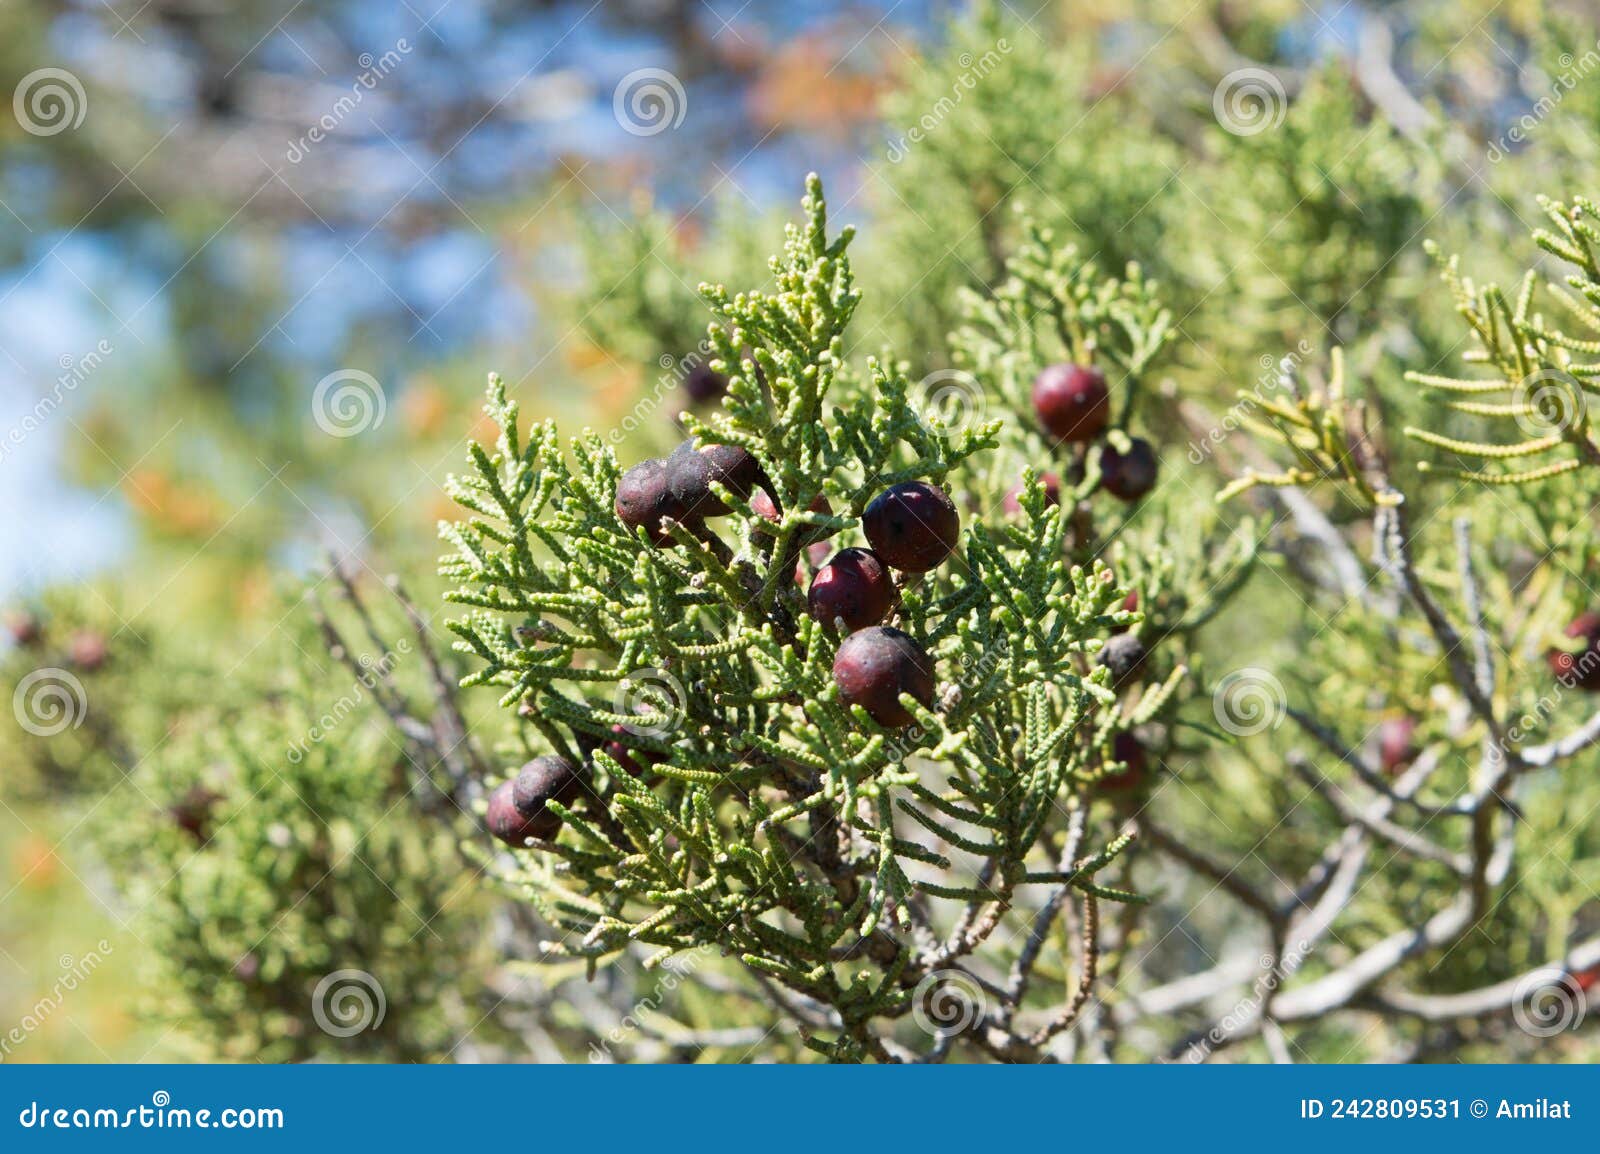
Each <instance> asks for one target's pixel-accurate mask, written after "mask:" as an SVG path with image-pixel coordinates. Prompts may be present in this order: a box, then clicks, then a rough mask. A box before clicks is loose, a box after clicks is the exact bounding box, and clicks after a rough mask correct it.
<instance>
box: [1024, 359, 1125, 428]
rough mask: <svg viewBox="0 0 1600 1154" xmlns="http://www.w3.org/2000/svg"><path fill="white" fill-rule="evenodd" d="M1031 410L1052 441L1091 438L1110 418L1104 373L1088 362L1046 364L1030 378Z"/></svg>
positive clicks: (1108, 397)
mask: <svg viewBox="0 0 1600 1154" xmlns="http://www.w3.org/2000/svg"><path fill="white" fill-rule="evenodd" d="M1033 411H1034V414H1035V415H1036V416H1037V417H1038V418H1039V423H1040V424H1041V425H1043V426H1044V428H1045V430H1046V431H1047V432H1049V433H1050V435H1051V436H1053V437H1055V439H1056V440H1058V441H1073V442H1078V443H1083V442H1088V441H1092V440H1094V439H1095V438H1096V437H1098V436H1099V435H1100V434H1101V433H1102V432H1103V431H1104V430H1105V427H1106V425H1107V423H1108V422H1109V421H1110V420H1111V393H1110V392H1109V390H1107V388H1106V376H1105V374H1104V373H1102V372H1101V371H1100V370H1099V369H1097V368H1095V367H1094V366H1092V365H1071V364H1060V365H1050V366H1048V367H1046V368H1045V369H1044V371H1043V372H1041V373H1040V374H1039V375H1038V376H1037V377H1035V378H1034V380H1033Z"/></svg>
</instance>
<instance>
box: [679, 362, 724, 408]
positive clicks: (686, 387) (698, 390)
mask: <svg viewBox="0 0 1600 1154" xmlns="http://www.w3.org/2000/svg"><path fill="white" fill-rule="evenodd" d="M683 391H684V393H685V394H687V395H688V398H689V403H690V404H692V405H709V404H711V402H713V401H718V400H721V399H722V395H723V394H724V393H726V392H727V391H728V378H727V377H725V376H723V375H722V374H721V373H719V372H717V370H716V369H713V368H712V367H711V366H710V365H708V364H706V363H705V362H704V361H696V362H695V363H694V364H693V365H691V366H690V368H689V372H688V374H687V375H686V376H685V377H684V378H683Z"/></svg>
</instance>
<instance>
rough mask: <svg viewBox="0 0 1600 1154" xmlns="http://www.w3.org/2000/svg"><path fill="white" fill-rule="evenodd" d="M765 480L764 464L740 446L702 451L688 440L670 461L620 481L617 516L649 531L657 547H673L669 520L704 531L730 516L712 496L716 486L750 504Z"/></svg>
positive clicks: (653, 462)
mask: <svg viewBox="0 0 1600 1154" xmlns="http://www.w3.org/2000/svg"><path fill="white" fill-rule="evenodd" d="M761 480H762V473H761V465H760V463H759V462H758V461H757V460H756V459H755V458H754V457H752V456H751V455H750V454H749V453H748V452H746V451H745V450H744V449H741V448H739V447H738V446H737V445H707V446H706V447H704V448H697V447H696V446H695V444H694V442H692V441H685V442H684V443H683V444H681V445H679V446H678V447H677V448H676V449H674V450H673V452H672V455H671V456H670V457H668V458H667V459H666V460H665V461H663V460H660V459H659V458H656V457H652V458H650V459H649V460H647V461H640V462H639V463H638V464H637V465H635V466H634V467H633V468H631V469H629V470H628V471H627V472H626V473H624V474H623V475H622V479H621V480H620V481H619V482H617V500H616V509H617V516H618V517H619V518H620V519H621V521H622V523H623V524H624V525H626V526H627V527H628V528H630V529H635V528H642V529H644V530H645V532H646V533H648V534H649V536H650V540H651V541H652V542H654V543H655V544H657V545H671V544H672V536H671V534H669V533H668V532H667V530H666V526H665V525H664V524H663V522H664V521H668V520H672V521H677V522H679V523H680V524H682V525H684V526H686V527H687V528H689V529H690V530H691V531H698V530H700V529H701V528H702V527H703V526H704V524H705V521H706V518H708V517H721V516H724V515H726V514H727V513H728V512H729V509H728V506H727V504H726V503H725V502H723V500H722V499H721V498H720V497H718V496H717V495H716V493H715V492H713V491H712V488H711V483H712V482H713V481H715V482H717V483H718V484H720V485H722V486H723V487H724V488H725V489H727V490H728V491H729V492H731V493H734V494H736V495H737V496H738V497H739V498H740V499H741V500H749V499H750V494H751V493H752V492H754V491H755V487H756V485H757V484H758V483H760V482H761Z"/></svg>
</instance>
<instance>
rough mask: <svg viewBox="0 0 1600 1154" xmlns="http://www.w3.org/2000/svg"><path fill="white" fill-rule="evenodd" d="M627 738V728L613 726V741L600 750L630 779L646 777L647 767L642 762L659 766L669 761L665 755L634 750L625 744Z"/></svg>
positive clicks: (652, 751)
mask: <svg viewBox="0 0 1600 1154" xmlns="http://www.w3.org/2000/svg"><path fill="white" fill-rule="evenodd" d="M627 736H628V729H627V727H626V726H624V725H613V726H612V727H611V740H610V741H608V742H606V743H605V744H604V745H603V746H601V747H600V748H601V749H602V750H604V751H605V754H606V756H607V757H609V758H611V760H613V761H615V762H616V763H617V764H618V765H620V766H621V767H622V768H623V770H624V772H626V773H627V774H628V776H629V777H643V776H644V774H645V766H644V765H643V764H641V762H644V763H647V764H649V765H659V764H660V763H661V762H663V761H666V760H667V755H666V754H664V753H657V752H655V751H654V750H650V749H633V748H632V747H630V746H629V745H627V744H626V743H625V740H624V739H625V738H627Z"/></svg>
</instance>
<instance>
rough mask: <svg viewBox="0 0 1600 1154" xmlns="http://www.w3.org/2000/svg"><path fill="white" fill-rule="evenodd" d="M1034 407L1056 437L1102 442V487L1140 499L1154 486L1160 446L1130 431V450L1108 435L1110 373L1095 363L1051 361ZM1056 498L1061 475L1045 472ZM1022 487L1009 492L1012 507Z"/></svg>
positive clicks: (1041, 375)
mask: <svg viewBox="0 0 1600 1154" xmlns="http://www.w3.org/2000/svg"><path fill="white" fill-rule="evenodd" d="M1032 397H1033V412H1034V416H1035V417H1036V418H1038V421H1039V425H1040V427H1041V428H1042V429H1044V431H1045V432H1046V433H1048V434H1049V435H1050V436H1051V437H1053V438H1054V439H1055V441H1056V443H1057V444H1058V445H1059V444H1071V445H1090V444H1093V443H1095V442H1096V441H1099V442H1100V487H1101V488H1102V489H1104V490H1105V491H1106V492H1108V493H1110V494H1111V495H1112V496H1114V497H1118V498H1120V499H1121V500H1124V501H1137V500H1139V499H1140V498H1142V497H1143V496H1144V495H1145V494H1147V493H1148V492H1150V490H1151V489H1153V488H1155V485H1156V475H1157V473H1158V471H1159V470H1158V462H1157V460H1156V451H1155V448H1154V447H1153V446H1152V445H1151V444H1150V442H1149V441H1147V440H1145V439H1144V438H1143V437H1129V438H1128V447H1127V449H1126V450H1123V449H1119V448H1117V447H1116V445H1114V444H1112V443H1111V442H1110V441H1109V440H1103V439H1102V438H1103V436H1104V434H1105V432H1106V430H1107V429H1108V428H1109V427H1110V425H1111V391H1110V390H1109V389H1108V388H1107V387H1106V377H1105V374H1104V373H1103V372H1101V371H1100V370H1099V369H1097V368H1095V367H1094V366H1093V365H1078V364H1057V365H1047V366H1046V367H1045V368H1044V369H1043V370H1042V371H1041V372H1040V373H1039V375H1038V376H1037V377H1035V378H1034V381H1033V394H1032ZM1043 480H1044V482H1045V486H1046V490H1047V492H1048V494H1049V500H1050V503H1051V504H1056V503H1058V502H1059V501H1060V499H1061V498H1060V480H1059V479H1058V478H1057V477H1056V475H1055V474H1054V473H1046V474H1044V477H1043ZM1020 493H1021V489H1020V487H1019V488H1016V489H1013V490H1012V491H1011V492H1010V493H1009V494H1007V496H1006V510H1007V512H1014V511H1016V509H1017V508H1019V507H1020V506H1019V502H1018V500H1017V498H1018V496H1019V495H1020Z"/></svg>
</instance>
